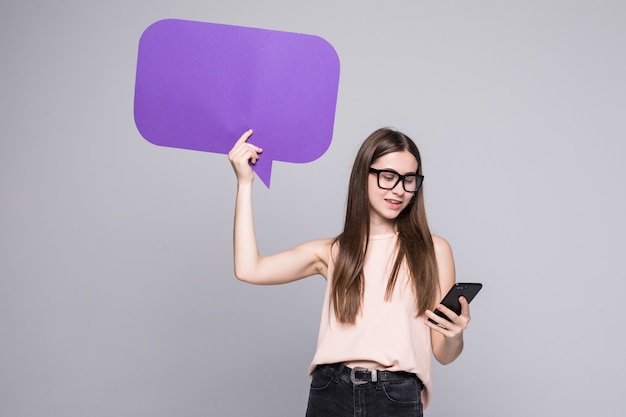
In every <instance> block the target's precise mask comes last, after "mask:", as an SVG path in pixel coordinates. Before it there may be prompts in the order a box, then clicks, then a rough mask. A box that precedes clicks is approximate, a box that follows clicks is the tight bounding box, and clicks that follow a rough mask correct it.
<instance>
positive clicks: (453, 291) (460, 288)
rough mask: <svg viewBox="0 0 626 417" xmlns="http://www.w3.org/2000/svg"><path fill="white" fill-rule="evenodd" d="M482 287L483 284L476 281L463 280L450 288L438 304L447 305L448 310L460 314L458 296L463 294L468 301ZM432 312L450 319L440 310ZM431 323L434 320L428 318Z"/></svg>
mask: <svg viewBox="0 0 626 417" xmlns="http://www.w3.org/2000/svg"><path fill="white" fill-rule="evenodd" d="M482 287H483V284H480V283H478V282H464V283H457V284H454V285H453V286H452V288H450V291H448V293H447V294H446V296H445V297H443V300H441V303H440V304H443V305H444V306H446V307H448V308H449V309H450V310H452V311H454V312H455V313H456V314H461V303H460V302H459V297H460V296H463V297H465V299H466V300H467V302H468V303H469V302H470V301H472V300H473V299H474V297H476V294H478V291H480V289H481V288H482ZM434 313H435V314H436V315H438V316H439V317H443V318H444V319H446V320H448V321H449V320H450V319H449V318H448V316H446V315H445V314H443V313H442V312H441V311H439V310H437V309H435V311H434ZM428 321H430V322H431V323H435V320H433V319H428ZM435 324H436V323H435Z"/></svg>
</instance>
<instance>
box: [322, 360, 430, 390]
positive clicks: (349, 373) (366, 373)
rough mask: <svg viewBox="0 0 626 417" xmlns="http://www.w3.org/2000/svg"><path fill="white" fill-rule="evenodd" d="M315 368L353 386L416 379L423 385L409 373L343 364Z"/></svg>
mask: <svg viewBox="0 0 626 417" xmlns="http://www.w3.org/2000/svg"><path fill="white" fill-rule="evenodd" d="M317 368H320V369H322V370H326V371H332V372H333V373H334V374H335V375H336V376H337V377H338V378H339V379H342V380H344V381H345V382H348V383H351V384H353V385H362V384H367V383H376V382H389V381H405V380H407V379H416V380H417V381H418V382H419V383H420V385H423V384H422V381H421V380H420V379H419V377H418V376H417V375H415V374H413V373H410V372H403V371H395V372H394V371H379V370H377V369H373V370H369V369H367V368H361V367H359V366H357V367H354V368H350V367H349V366H348V365H346V364H343V363H333V364H325V365H318V366H317Z"/></svg>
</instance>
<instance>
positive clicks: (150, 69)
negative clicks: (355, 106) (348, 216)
mask: <svg viewBox="0 0 626 417" xmlns="http://www.w3.org/2000/svg"><path fill="white" fill-rule="evenodd" d="M338 86H339V58H338V56H337V53H336V52H335V50H334V48H333V47H332V46H331V45H330V44H329V43H328V42H327V41H325V40H324V39H322V38H320V37H318V36H313V35H304V34H298V33H289V32H279V31H273V30H264V29H255V28H247V27H239V26H230V25H221V24H214V23H202V22H192V21H185V20H174V19H168V20H161V21H158V22H156V23H154V24H152V25H151V26H149V27H148V28H147V29H146V30H145V31H144V33H143V35H142V36H141V39H140V41H139V52H138V59H137V77H136V83H135V123H136V125H137V129H138V130H139V132H140V133H141V135H142V136H143V137H144V138H145V139H146V140H148V141H149V142H151V143H153V144H156V145H160V146H169V147H174V148H183V149H192V150H199V151H207V152H216V153H223V154H226V153H228V151H229V150H230V149H231V148H232V146H233V144H234V143H235V141H236V140H237V139H238V138H239V136H240V135H241V134H242V133H243V132H244V131H245V130H247V129H249V128H252V129H254V135H253V136H252V138H251V139H250V142H252V143H254V144H256V145H258V146H260V147H262V148H263V154H262V156H261V158H260V159H259V160H258V162H257V163H256V164H255V165H254V166H253V169H254V170H255V172H256V173H257V175H258V176H259V178H261V180H262V181H263V182H264V183H265V184H266V185H267V187H269V184H270V177H271V170H272V163H273V161H285V162H296V163H304V162H311V161H313V160H315V159H317V158H319V157H320V156H322V155H323V154H324V152H326V150H327V149H328V147H329V146H330V142H331V140H332V135H333V124H334V118H335V107H336V104H337V90H338Z"/></svg>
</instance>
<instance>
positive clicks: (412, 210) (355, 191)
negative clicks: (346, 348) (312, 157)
mask: <svg viewBox="0 0 626 417" xmlns="http://www.w3.org/2000/svg"><path fill="white" fill-rule="evenodd" d="M401 151H409V152H410V153H411V154H412V155H413V156H415V159H416V160H417V172H418V174H420V175H421V174H422V161H421V157H420V153H419V150H418V149H417V146H416V145H415V143H414V142H413V141H412V140H411V139H410V138H409V137H408V136H406V135H404V134H403V133H401V132H398V131H396V130H393V129H389V128H382V129H378V130H377V131H375V132H374V133H372V134H371V135H370V136H369V137H368V138H367V139H366V140H365V142H363V144H362V145H361V148H360V149H359V152H358V153H357V156H356V158H355V161H354V165H353V167H352V174H351V175H350V184H349V187H348V199H347V204H346V218H345V223H344V228H343V232H342V233H341V234H340V235H339V236H337V237H336V238H335V243H337V244H338V249H339V250H338V253H337V259H336V262H335V269H334V273H333V278H332V287H331V299H332V304H333V308H334V311H335V315H336V316H337V319H338V320H339V321H340V322H341V323H346V324H354V323H355V322H356V317H357V315H358V314H359V312H360V310H361V303H362V301H363V291H364V282H363V281H364V276H363V264H364V260H365V253H366V251H367V244H368V240H369V232H370V205H369V199H368V189H367V187H368V176H369V175H370V174H369V169H370V166H371V165H372V163H373V162H374V161H375V160H377V159H378V158H380V157H381V156H384V155H387V154H389V153H392V152H401ZM395 221H396V229H397V233H398V242H397V256H396V259H395V262H394V265H393V269H392V272H391V275H390V277H389V281H388V282H387V289H386V293H385V300H386V301H390V300H391V295H392V292H393V288H394V286H395V283H396V280H397V277H398V271H399V269H400V267H401V265H402V264H403V263H406V265H407V266H408V270H409V273H410V275H411V281H412V284H413V285H412V286H413V292H414V294H415V303H416V311H417V315H420V314H423V313H424V312H425V310H426V309H431V308H433V306H434V303H435V302H436V301H435V297H436V295H437V290H438V281H439V277H438V273H437V260H436V258H435V249H434V246H433V240H432V237H431V234H430V230H429V228H428V223H427V221H426V213H425V209H424V193H423V187H420V188H419V190H418V191H417V193H416V195H415V196H414V197H413V199H412V200H411V202H410V203H409V205H408V206H407V207H406V208H405V209H404V210H403V211H402V212H401V213H400V214H399V215H398V217H397V218H396V220H395Z"/></svg>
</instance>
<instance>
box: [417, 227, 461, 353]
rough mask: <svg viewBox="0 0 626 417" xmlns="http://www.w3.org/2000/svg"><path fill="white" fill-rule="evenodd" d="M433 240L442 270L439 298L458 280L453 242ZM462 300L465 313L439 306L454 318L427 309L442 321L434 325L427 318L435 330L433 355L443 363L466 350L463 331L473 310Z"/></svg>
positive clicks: (440, 239) (439, 308) (432, 334)
mask: <svg viewBox="0 0 626 417" xmlns="http://www.w3.org/2000/svg"><path fill="white" fill-rule="evenodd" d="M433 243H434V245H435V255H436V256H437V266H438V269H439V290H440V295H439V297H441V296H442V294H446V293H447V292H448V290H449V289H450V288H452V286H453V285H454V283H455V279H456V273H455V269H454V258H453V256H452V249H451V248H450V244H448V242H447V241H446V240H445V239H443V238H441V237H439V236H433ZM460 302H461V315H457V314H455V313H454V312H453V311H452V310H450V309H448V308H447V307H445V306H443V305H439V306H437V309H438V310H440V311H441V312H442V313H444V314H445V315H446V316H448V317H449V318H450V321H448V320H446V319H444V318H442V317H439V316H438V315H436V314H435V313H433V312H432V311H430V310H427V311H426V316H427V317H428V318H431V319H433V320H435V321H436V322H437V323H438V324H434V323H431V322H430V321H429V320H426V325H427V326H428V327H430V329H431V331H430V334H431V340H432V349H433V355H434V356H435V358H436V359H437V361H438V362H439V363H441V364H443V365H447V364H449V363H450V362H452V361H454V360H455V359H456V358H457V357H458V356H459V355H460V354H461V352H462V351H463V331H464V330H465V329H466V328H467V325H468V323H469V321H470V313H469V304H468V303H467V301H466V300H465V298H464V297H461V298H460Z"/></svg>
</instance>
